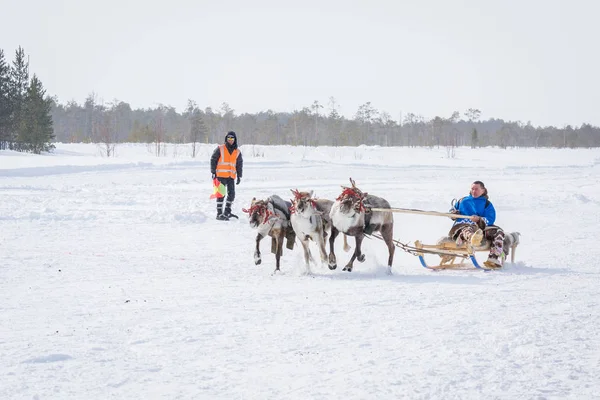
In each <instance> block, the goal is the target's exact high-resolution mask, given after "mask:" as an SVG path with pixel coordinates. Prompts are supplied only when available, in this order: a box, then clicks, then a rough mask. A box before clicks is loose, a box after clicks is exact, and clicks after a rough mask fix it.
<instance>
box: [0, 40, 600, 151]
mask: <svg viewBox="0 0 600 400" xmlns="http://www.w3.org/2000/svg"><path fill="white" fill-rule="evenodd" d="M480 116H481V111H480V110H478V109H475V108H471V109H468V110H466V111H464V112H462V113H461V112H459V111H455V112H453V113H452V114H451V115H450V116H435V117H434V118H432V119H426V118H424V117H423V116H421V115H418V114H414V113H407V114H404V115H399V118H397V119H394V118H393V117H392V116H391V115H390V114H389V113H387V112H384V111H379V110H377V109H376V108H374V107H373V106H372V104H371V102H366V103H364V104H362V105H361V106H360V107H358V110H357V111H356V113H355V114H354V116H353V118H352V119H349V118H346V117H343V116H342V115H340V113H339V105H338V103H337V101H336V99H335V98H334V97H330V98H329V101H328V104H327V105H323V104H321V103H320V102H319V101H316V100H315V101H314V102H313V103H312V104H311V105H308V106H306V107H303V108H302V109H299V110H294V111H292V112H274V111H272V110H267V111H263V112H259V113H256V114H249V113H242V114H236V112H235V111H234V110H233V109H232V108H231V107H230V106H229V104H227V103H223V104H222V105H221V107H220V108H219V109H218V110H215V109H212V108H211V107H206V108H204V109H201V108H200V107H199V106H198V104H197V103H196V102H195V101H193V100H188V103H187V107H186V108H185V110H183V111H182V112H181V113H179V112H177V111H176V110H175V108H174V107H172V106H168V105H162V104H160V105H157V106H156V107H154V108H147V109H132V108H131V106H130V105H129V104H128V103H126V102H123V101H119V100H113V101H110V102H106V103H105V102H104V101H103V100H101V99H98V97H97V96H96V94H94V93H91V94H90V95H88V96H87V98H86V99H85V102H84V103H83V104H81V105H80V104H78V103H76V102H75V101H69V102H67V103H66V104H60V103H59V102H58V99H56V98H51V97H48V96H46V95H45V91H44V89H43V86H42V83H41V82H40V80H39V79H38V78H37V77H36V76H35V75H34V76H33V78H31V80H30V79H29V66H28V62H27V61H26V60H25V54H24V51H23V49H21V48H20V47H19V49H18V50H17V51H16V56H15V60H14V62H13V64H12V66H9V65H8V64H7V63H6V61H5V60H4V54H3V52H2V51H1V50H0V149H6V148H10V149H15V150H21V151H31V152H35V153H39V152H41V151H47V150H50V149H51V148H53V145H52V143H51V142H52V141H53V140H56V141H59V142H93V143H98V144H99V145H100V146H101V147H102V148H103V149H104V150H105V152H106V155H107V156H111V155H112V154H113V153H114V147H115V145H116V144H117V143H121V142H141V143H153V144H154V145H155V149H156V153H157V155H160V154H161V143H168V142H170V143H191V144H192V149H193V153H192V154H193V156H195V154H196V144H197V143H220V142H222V141H223V138H224V136H225V133H226V132H227V131H230V130H233V131H236V132H237V133H238V134H239V136H238V137H239V139H240V143H241V144H267V145H268V144H272V145H275V144H289V145H302V146H357V145H361V144H364V145H380V146H429V147H434V146H436V147H445V148H447V149H448V151H449V156H453V155H454V148H456V147H458V146H471V147H480V146H482V147H484V146H499V147H501V148H507V147H557V148H576V147H600V128H598V127H596V126H592V125H590V124H586V123H584V124H582V125H581V126H579V127H572V126H570V125H567V126H564V127H554V126H546V127H540V126H537V127H534V126H533V125H532V124H531V123H529V122H528V123H522V122H519V121H504V120H502V119H495V118H490V119H488V120H481V118H480Z"/></svg>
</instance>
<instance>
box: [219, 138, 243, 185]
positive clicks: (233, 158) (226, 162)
mask: <svg viewBox="0 0 600 400" xmlns="http://www.w3.org/2000/svg"><path fill="white" fill-rule="evenodd" d="M219 150H221V157H219V162H218V163H217V177H219V178H234V179H235V178H236V177H237V171H236V169H235V164H236V162H237V158H238V154H240V152H239V151H238V149H235V150H233V153H231V154H229V151H227V149H226V148H225V145H224V144H222V145H220V146H219Z"/></svg>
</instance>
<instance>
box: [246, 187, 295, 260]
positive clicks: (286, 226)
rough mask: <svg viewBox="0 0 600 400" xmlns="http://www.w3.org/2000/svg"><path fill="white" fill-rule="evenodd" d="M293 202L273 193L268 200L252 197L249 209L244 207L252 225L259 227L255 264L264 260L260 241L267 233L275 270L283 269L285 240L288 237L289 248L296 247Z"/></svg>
mask: <svg viewBox="0 0 600 400" xmlns="http://www.w3.org/2000/svg"><path fill="white" fill-rule="evenodd" d="M290 207H291V203H290V202H288V201H285V200H283V199H282V198H281V197H279V196H277V195H275V194H274V195H271V196H270V197H268V198H267V199H266V200H256V198H253V199H252V202H251V204H250V208H249V209H247V210H246V209H243V210H242V211H244V212H245V213H247V214H248V219H249V222H250V226H251V227H252V228H255V229H257V234H256V250H255V251H254V264H256V265H258V264H260V263H261V262H262V258H261V254H260V241H261V240H262V239H263V238H264V237H265V236H267V235H269V236H271V238H272V239H271V253H273V254H275V272H277V271H281V270H280V269H279V267H280V260H281V255H282V254H283V240H284V238H287V248H288V249H290V250H291V249H293V248H294V240H295V234H294V231H293V228H292V225H291V223H290V211H289V208H290Z"/></svg>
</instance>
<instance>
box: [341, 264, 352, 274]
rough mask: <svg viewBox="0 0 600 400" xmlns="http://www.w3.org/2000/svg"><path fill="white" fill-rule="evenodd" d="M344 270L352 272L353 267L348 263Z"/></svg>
mask: <svg viewBox="0 0 600 400" xmlns="http://www.w3.org/2000/svg"><path fill="white" fill-rule="evenodd" d="M342 271H348V272H352V267H351V266H348V265H346V266H345V267H344V269H343V270H342Z"/></svg>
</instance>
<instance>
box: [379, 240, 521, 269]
mask: <svg viewBox="0 0 600 400" xmlns="http://www.w3.org/2000/svg"><path fill="white" fill-rule="evenodd" d="M373 237H376V238H378V239H381V240H383V238H382V237H381V236H380V235H378V234H374V235H373ZM393 242H394V244H395V245H396V247H399V248H401V249H402V250H404V251H406V252H407V253H410V254H412V255H415V256H417V257H419V261H420V262H421V265H422V266H423V267H424V268H427V269H431V270H442V269H463V270H464V269H480V270H483V271H493V270H497V269H501V268H489V267H487V266H485V265H484V264H483V263H479V261H477V258H476V257H475V253H476V252H488V251H489V250H490V244H489V243H488V242H487V241H485V240H484V241H483V242H482V243H481V245H479V246H471V245H470V244H465V245H464V246H457V245H456V242H455V241H453V240H452V239H450V238H449V237H447V236H446V237H443V238H441V239H440V240H438V242H437V243H436V244H423V243H421V241H419V240H416V241H415V245H414V246H410V245H408V244H406V243H402V242H400V241H399V240H395V239H394V241H393ZM426 254H428V255H434V256H438V257H440V262H439V264H437V265H429V264H428V263H427V261H426V260H425V255H426ZM511 257H512V261H513V262H514V249H513V252H512V254H511Z"/></svg>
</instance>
